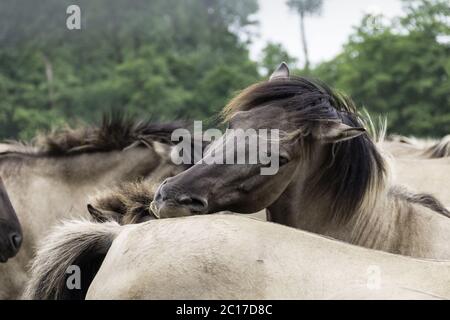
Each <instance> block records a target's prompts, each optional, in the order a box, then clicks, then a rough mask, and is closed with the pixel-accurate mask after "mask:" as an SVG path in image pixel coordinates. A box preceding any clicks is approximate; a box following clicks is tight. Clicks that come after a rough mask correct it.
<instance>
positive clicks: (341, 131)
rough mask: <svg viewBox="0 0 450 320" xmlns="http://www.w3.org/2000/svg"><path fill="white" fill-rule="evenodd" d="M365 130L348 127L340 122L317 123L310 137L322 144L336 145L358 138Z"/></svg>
mask: <svg viewBox="0 0 450 320" xmlns="http://www.w3.org/2000/svg"><path fill="white" fill-rule="evenodd" d="M365 132H366V129H364V128H362V127H357V128H354V127H350V126H348V125H346V124H343V123H341V122H325V123H319V125H317V126H316V127H315V128H314V129H313V130H312V135H313V137H314V138H316V139H317V140H319V141H321V142H323V143H337V142H342V141H347V140H351V139H354V138H356V137H359V136H360V135H362V134H364V133H365Z"/></svg>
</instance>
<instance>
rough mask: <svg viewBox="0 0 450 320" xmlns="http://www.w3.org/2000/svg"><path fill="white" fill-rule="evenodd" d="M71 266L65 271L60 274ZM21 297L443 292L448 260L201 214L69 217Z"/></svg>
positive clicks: (409, 295)
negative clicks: (142, 218) (102, 219)
mask: <svg viewBox="0 0 450 320" xmlns="http://www.w3.org/2000/svg"><path fill="white" fill-rule="evenodd" d="M74 265H76V266H78V267H79V270H80V273H79V274H78V275H79V277H80V278H79V279H78V280H77V281H78V284H79V285H78V287H74V286H72V287H69V286H68V285H67V284H73V283H75V282H73V280H72V279H74V276H75V274H74V273H71V272H67V270H69V269H68V268H70V266H74ZM31 270H32V271H31V279H30V281H29V284H28V286H27V289H26V291H25V294H24V296H23V298H25V299H40V300H42V299H188V300H191V299H195V300H197V299H229V300H240V299H245V300H260V299H448V298H450V285H449V284H450V280H449V279H450V262H448V261H445V262H444V261H437V260H436V261H433V260H421V259H414V258H411V257H404V256H399V255H393V254H389V253H385V252H381V251H375V250H369V249H366V248H362V247H357V246H353V245H350V244H347V243H343V242H340V241H335V240H332V239H329V238H326V237H323V236H319V235H316V234H312V233H307V232H304V231H301V230H298V229H294V228H290V227H286V226H283V225H280V224H275V223H269V222H262V221H258V220H255V219H249V218H247V217H243V216H234V215H210V216H191V217H184V218H176V219H162V220H151V221H148V222H145V223H143V224H134V225H124V226H121V225H119V224H118V223H117V222H106V223H94V222H89V221H82V220H78V221H69V222H65V223H64V224H63V225H60V226H57V227H56V228H55V229H54V230H53V232H51V233H50V234H49V235H48V237H47V238H46V239H45V240H44V241H43V242H42V246H41V247H40V248H39V250H38V254H37V257H36V259H35V261H34V262H33V266H32V269H31Z"/></svg>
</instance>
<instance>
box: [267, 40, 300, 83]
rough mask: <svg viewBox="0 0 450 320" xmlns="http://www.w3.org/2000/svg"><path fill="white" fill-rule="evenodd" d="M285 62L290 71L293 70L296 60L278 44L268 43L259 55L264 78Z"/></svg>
mask: <svg viewBox="0 0 450 320" xmlns="http://www.w3.org/2000/svg"><path fill="white" fill-rule="evenodd" d="M283 61H284V62H286V63H287V64H288V65H289V67H290V68H291V69H293V68H295V64H296V62H297V59H296V58H294V57H292V56H291V55H290V54H289V53H288V52H287V51H286V49H284V48H283V46H282V45H281V44H280V43H273V42H269V43H268V44H267V45H266V46H265V47H264V49H263V51H262V55H261V63H260V64H261V67H262V68H263V69H264V72H265V76H266V77H267V76H269V75H270V74H272V72H273V71H274V68H276V67H277V66H278V65H279V64H280V63H281V62H283Z"/></svg>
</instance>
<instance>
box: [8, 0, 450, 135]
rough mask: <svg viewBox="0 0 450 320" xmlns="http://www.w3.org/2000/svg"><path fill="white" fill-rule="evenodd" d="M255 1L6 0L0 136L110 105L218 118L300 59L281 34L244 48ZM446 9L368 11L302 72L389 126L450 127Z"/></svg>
mask: <svg viewBox="0 0 450 320" xmlns="http://www.w3.org/2000/svg"><path fill="white" fill-rule="evenodd" d="M291 2H294V1H291ZM298 2H299V3H300V2H302V1H298ZM306 2H307V1H306ZM319 2H321V1H319ZM74 3H76V4H78V5H79V6H80V7H81V8H82V30H81V31H69V30H67V29H66V28H65V23H66V21H65V19H66V16H65V15H64V14H60V13H61V12H62V13H65V11H66V8H67V6H68V5H70V4H74ZM257 10H258V3H257V0H245V1H242V0H182V1H180V0H152V1H147V0H133V1H124V0H96V1H89V0H84V1H68V0H45V1H40V2H39V5H38V4H36V3H35V1H32V0H2V1H1V2H0V138H23V139H27V138H30V137H32V136H33V135H34V134H35V133H36V131H37V130H46V129H50V128H51V127H53V126H59V125H62V124H64V123H65V122H73V121H75V120H78V119H81V120H84V121H88V122H90V121H93V120H94V119H98V117H99V115H100V114H101V113H103V112H104V111H107V110H110V109H111V108H119V109H124V110H126V111H127V112H129V113H131V114H133V115H137V116H139V117H149V116H151V117H153V118H154V119H156V120H170V119H175V118H191V119H208V118H210V117H213V116H214V115H215V114H217V112H218V111H220V109H221V108H222V107H223V106H224V105H225V103H226V102H227V100H228V99H229V98H230V97H231V96H232V95H233V94H234V93H235V92H236V91H238V90H240V89H242V88H244V87H246V86H247V85H249V84H251V83H253V82H256V81H258V80H260V79H262V78H264V77H266V76H267V74H268V73H269V72H270V71H271V69H273V68H274V67H275V66H276V65H277V64H278V63H279V62H280V60H286V61H288V62H290V63H293V64H295V63H296V61H295V59H294V58H293V57H290V56H289V54H288V53H287V52H286V51H285V50H284V49H283V47H282V46H281V45H279V44H276V43H269V44H268V45H267V47H266V48H265V50H264V51H263V53H262V56H261V58H260V59H259V61H252V60H251V59H250V58H249V50H248V48H249V41H251V39H252V37H253V34H252V30H253V29H254V28H255V24H256V23H257V21H254V13H256V12H257ZM449 10H450V9H449V5H448V1H446V0H405V14H404V16H403V17H400V18H398V19H394V20H392V21H386V19H384V18H383V17H379V16H367V17H365V18H364V20H363V21H362V22H361V24H360V25H359V26H358V28H356V29H355V32H354V34H353V35H352V36H351V37H350V39H349V40H348V42H347V44H346V45H345V47H344V49H343V51H342V53H341V54H339V55H338V56H337V57H335V58H334V59H332V60H331V61H326V62H324V63H322V64H319V65H316V66H309V65H306V66H305V67H306V68H309V69H310V70H304V69H303V70H300V71H299V72H300V73H301V74H306V73H307V72H308V74H312V75H313V76H316V77H319V78H321V79H322V80H325V81H326V82H329V83H330V84H331V85H334V86H336V87H338V88H339V89H342V90H343V91H345V92H347V93H349V94H351V95H352V96H353V97H354V99H355V100H356V101H357V102H358V103H359V104H360V105H364V106H365V107H367V109H368V110H369V111H370V112H374V113H376V114H387V115H388V119H389V125H390V130H391V131H393V132H398V133H403V134H415V135H428V136H441V135H444V134H448V133H450V81H449V73H450V45H449V41H448V36H449V35H450V29H449V28H450V12H449ZM56 12H58V13H59V14H56ZM306 31H307V30H306Z"/></svg>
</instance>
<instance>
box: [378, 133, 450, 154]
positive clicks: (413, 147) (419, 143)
mask: <svg viewBox="0 0 450 320" xmlns="http://www.w3.org/2000/svg"><path fill="white" fill-rule="evenodd" d="M383 148H384V149H385V150H387V151H389V152H390V153H391V154H392V155H393V156H395V157H396V158H416V159H441V158H447V157H450V135H447V136H445V137H443V138H442V139H440V140H436V139H419V138H415V137H404V136H399V135H392V136H390V139H389V141H384V142H383Z"/></svg>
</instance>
